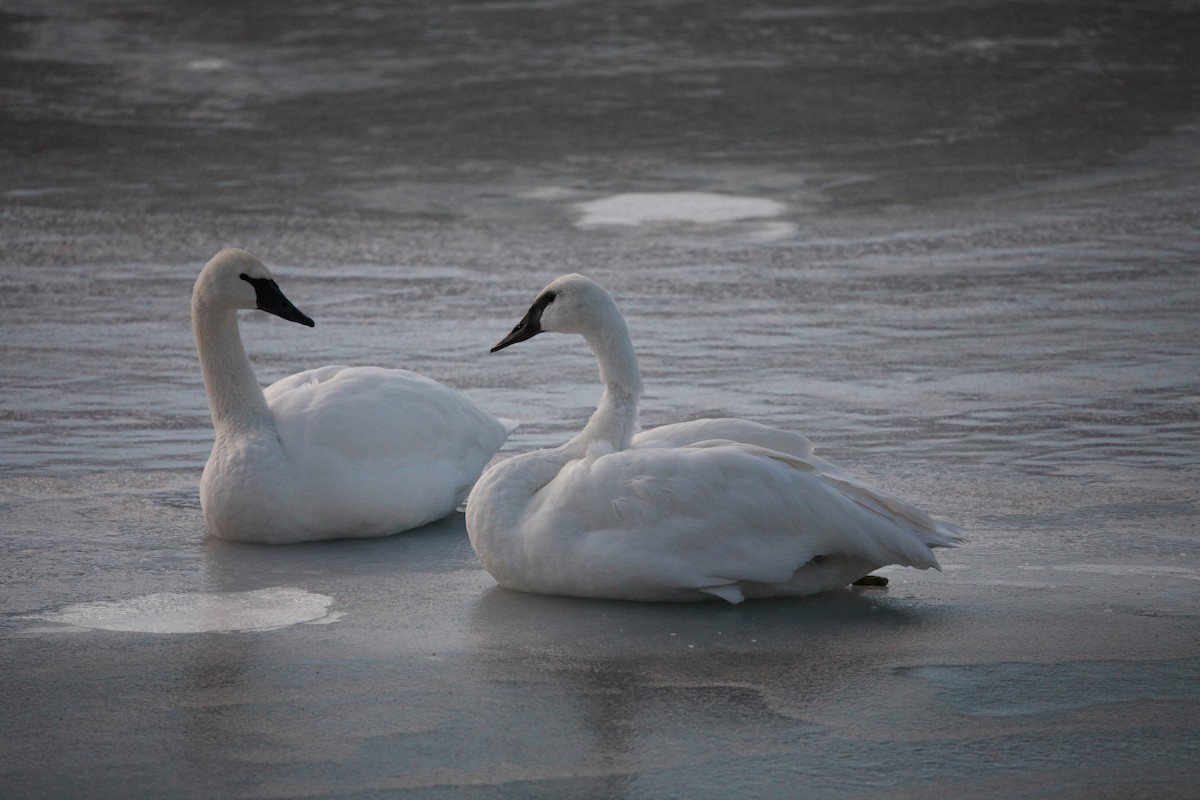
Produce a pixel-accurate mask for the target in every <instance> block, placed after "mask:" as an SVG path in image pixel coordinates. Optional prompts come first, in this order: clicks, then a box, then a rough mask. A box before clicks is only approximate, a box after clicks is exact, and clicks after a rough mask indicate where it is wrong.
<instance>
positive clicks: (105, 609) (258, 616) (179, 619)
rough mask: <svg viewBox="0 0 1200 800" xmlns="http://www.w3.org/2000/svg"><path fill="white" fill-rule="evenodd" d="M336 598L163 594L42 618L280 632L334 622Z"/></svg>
mask: <svg viewBox="0 0 1200 800" xmlns="http://www.w3.org/2000/svg"><path fill="white" fill-rule="evenodd" d="M333 602H334V601H333V598H332V597H329V596H328V595H323V594H317V593H315V592H309V591H306V590H304V589H297V588H294V587H290V586H277V587H273V588H270V589H258V590H256V591H250V592H220V593H213V594H210V593H175V592H162V593H157V594H149V595H143V596H142V597H134V598H130V599H127V600H112V601H98V602H92V603H77V604H75V605H71V606H67V607H66V608H64V609H62V610H61V611H58V612H55V613H51V614H44V615H37V616H38V618H40V619H45V620H47V621H50V622H59V623H62V624H64V625H74V626H76V627H79V628H95V629H98V630H106V631H126V632H130V633H209V632H232V631H252V630H274V629H276V628H284V627H287V626H289V625H297V624H299V623H301V622H314V623H315V622H334V621H336V620H337V618H338V617H339V616H340V615H339V614H336V613H330V611H329V607H330V606H331V605H333Z"/></svg>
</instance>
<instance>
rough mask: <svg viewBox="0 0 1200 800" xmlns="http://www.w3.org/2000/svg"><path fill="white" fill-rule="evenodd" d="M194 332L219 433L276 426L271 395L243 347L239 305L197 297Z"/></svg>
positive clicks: (193, 309)
mask: <svg viewBox="0 0 1200 800" xmlns="http://www.w3.org/2000/svg"><path fill="white" fill-rule="evenodd" d="M192 334H193V336H194V337H195V339H196V352H197V353H198V354H199V355H200V370H201V372H202V373H203V375H204V390H205V391H206V392H207V393H208V407H209V409H211V411H212V418H213V427H214V428H216V431H217V435H218V436H220V435H222V434H225V433H233V432H242V431H247V430H250V429H254V428H269V429H274V426H275V421H274V417H272V416H271V411H270V409H269V408H268V407H267V399H266V398H265V397H264V396H263V391H262V387H260V386H259V385H258V379H257V378H255V376H254V369H253V367H251V366H250V359H249V358H247V357H246V349H245V348H244V347H242V337H241V335H240V334H239V333H238V320H237V309H235V308H228V307H217V306H214V305H213V304H210V303H207V302H205V300H204V298H202V297H193V299H192Z"/></svg>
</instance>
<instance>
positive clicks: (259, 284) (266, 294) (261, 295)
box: [240, 275, 316, 328]
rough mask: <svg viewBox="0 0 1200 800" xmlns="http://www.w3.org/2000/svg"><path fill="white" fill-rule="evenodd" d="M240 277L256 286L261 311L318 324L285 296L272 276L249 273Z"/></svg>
mask: <svg viewBox="0 0 1200 800" xmlns="http://www.w3.org/2000/svg"><path fill="white" fill-rule="evenodd" d="M240 277H241V279H242V280H244V281H245V282H246V283H248V284H250V285H251V286H253V287H254V299H255V302H256V303H257V304H258V308H259V310H260V311H266V312H267V313H268V314H274V315H275V316H277V317H282V318H283V319H286V320H287V321H288V322H299V323H300V324H301V325H307V326H308V327H310V328H311V327H313V326H315V325H316V323H315V322H313V321H312V319H310V318H309V316H308V315H307V314H305V313H304V312H303V311H301V310H300V309H298V308H296V307H295V306H294V305H292V301H291V300H288V299H287V297H285V296H284V294H283V292H282V291H280V289H279V284H277V283H275V281H273V280H271V279H270V278H251V277H250V276H249V275H242V276H240Z"/></svg>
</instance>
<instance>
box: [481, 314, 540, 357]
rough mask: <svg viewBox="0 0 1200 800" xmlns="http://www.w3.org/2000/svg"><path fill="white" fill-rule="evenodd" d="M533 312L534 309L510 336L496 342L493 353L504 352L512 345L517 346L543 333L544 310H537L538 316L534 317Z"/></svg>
mask: <svg viewBox="0 0 1200 800" xmlns="http://www.w3.org/2000/svg"><path fill="white" fill-rule="evenodd" d="M533 311H534V310H533V309H532V308H531V309H529V313H528V314H526V315H525V318H524V319H522V320H521V321H520V322H518V323H517V327H515V328H513V329H512V330H511V331H510V332H509V334H508V336H505V337H504V338H503V339H501V340H500V341H498V342H496V344H495V346H494V347H492V349H491V352H493V353H494V352H496V351H497V350H503V349H504V348H506V347H508V346H509V345H510V344H516V343H517V342H523V341H525V340H526V339H532V338H533V337H535V336H537V335H538V334H539V333H541V332H542V310H541V309H540V308H539V309H537V314H536V316H535V315H534V313H533Z"/></svg>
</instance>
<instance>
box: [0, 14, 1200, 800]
mask: <svg viewBox="0 0 1200 800" xmlns="http://www.w3.org/2000/svg"><path fill="white" fill-rule="evenodd" d="M1198 42H1200V5H1197V4H1196V3H1193V2H1149V3H1116V2H1114V3H1104V2H1091V3H1084V2H1078V3H1072V2H1046V3H1018V2H1001V1H998V2H984V3H975V2H965V1H963V0H957V1H954V0H952V1H950V2H914V3H904V4H881V3H853V2H852V3H839V4H827V5H823V4H819V3H766V2H763V3H747V4H736V3H716V2H711V3H705V2H649V3H628V4H627V3H616V2H512V3H501V2H497V3H461V4H443V3H399V4H393V3H369V2H339V3H279V2H261V3H253V4H233V3H210V4H196V3H185V2H154V3H151V2H90V0H85V1H84V2H67V0H61V2H56V1H55V0H46V1H40V0H39V2H21V1H20V0H18V2H15V3H13V2H10V3H6V4H5V7H4V8H3V9H0V165H2V167H0V178H2V185H0V612H2V613H0V698H2V699H0V783H2V784H3V786H4V790H3V794H4V796H5V797H166V796H169V797H248V798H256V797H385V796H387V797H391V796H405V797H716V796H737V797H833V796H838V797H845V796H851V797H855V796H865V795H867V794H877V793H878V794H883V795H886V796H888V797H900V798H904V797H912V798H929V797H995V798H1013V797H1080V798H1083V797H1088V798H1093V797H1137V796H1155V797H1186V796H1191V792H1192V791H1194V785H1195V781H1196V780H1197V779H1198V778H1200V766H1198V764H1200V726H1198V725H1197V722H1196V719H1197V712H1198V711H1200V702H1198V698H1200V692H1198V690H1197V686H1198V683H1197V678H1198V677H1200V648H1198V642H1197V638H1198V632H1200V627H1198V626H1197V619H1198V616H1200V569H1198V567H1200V547H1198V546H1197V545H1198V541H1197V537H1198V535H1200V524H1198V521H1200V514H1198V512H1197V505H1196V503H1197V486H1198V480H1197V479H1198V476H1200V469H1198V462H1200V448H1198V447H1197V434H1198V433H1200V414H1198V412H1197V408H1198V404H1200V345H1198V344H1197V339H1198V337H1197V329H1198V327H1200V307H1198V300H1200V281H1198V280H1197V275H1196V273H1197V259H1198V255H1200V213H1198V211H1197V209H1198V207H1200V206H1198V201H1200V181H1198V180H1197V178H1198V175H1200V171H1198V166H1200V83H1198V82H1197V81H1196V79H1195V75H1196V74H1197V67H1200V63H1198V62H1200V46H1197V43H1198ZM628 192H706V193H716V194H722V195H730V196H739V197H755V198H763V199H769V200H774V201H776V202H778V203H781V204H783V205H784V206H785V208H786V210H785V211H784V212H783V213H782V214H781V215H779V216H778V217H774V218H770V219H752V220H743V221H732V222H727V223H723V224H707V225H701V224H647V225H636V226H635V225H629V226H600V227H581V226H580V224H579V223H580V220H581V207H580V204H582V203H586V202H589V201H592V200H597V199H602V198H605V197H610V196H613V195H619V194H622V193H628ZM229 245H233V246H241V247H245V248H247V249H250V250H251V251H253V252H255V253H256V254H258V255H259V256H260V257H262V258H263V259H264V261H266V262H267V264H268V265H269V266H270V267H271V268H272V269H273V270H274V271H275V273H276V277H277V278H278V280H279V282H280V284H281V285H282V286H283V288H284V290H285V291H286V292H287V293H288V295H289V297H290V298H291V299H292V300H293V301H294V302H295V303H296V304H297V305H298V306H300V307H301V308H302V309H303V310H305V311H306V312H307V313H309V314H310V315H311V316H312V317H313V318H314V319H315V320H316V321H317V327H316V328H315V329H313V330H307V329H303V328H301V327H300V326H295V325H289V324H287V323H284V322H282V321H281V320H278V319H276V318H271V317H267V316H266V315H261V314H245V315H243V318H242V328H243V337H244V339H245V341H246V344H247V348H248V350H249V352H250V355H251V359H252V361H253V362H254V364H255V367H256V369H257V371H258V374H259V377H260V378H261V379H262V381H263V383H264V384H265V383H269V382H270V381H272V380H275V379H278V378H280V377H283V376H284V375H287V374H290V373H292V372H295V371H298V370H301V369H304V368H307V367H311V366H317V365H321V364H325V363H361V364H368V363H369V364H381V365H385V366H404V367H408V368H411V369H416V370H418V371H421V372H423V373H425V374H428V375H430V376H432V377H435V378H437V379H439V380H442V381H443V382H445V383H448V384H449V385H451V386H454V387H455V388H458V389H460V390H462V391H463V392H465V393H466V394H468V395H469V396H470V397H472V398H473V399H475V400H476V401H478V402H479V403H480V404H481V405H483V406H484V407H486V408H488V409H489V410H491V411H492V412H493V413H495V414H497V415H500V416H503V417H508V418H512V419H516V420H519V421H520V422H521V427H520V428H519V429H518V430H517V432H516V433H515V434H514V435H513V437H512V438H511V439H510V440H509V442H508V443H507V445H506V447H505V449H504V451H503V454H502V455H508V454H512V453H518V452H523V451H526V450H529V449H532V448H535V447H541V446H547V445H552V444H556V443H559V442H561V441H562V440H564V439H565V438H567V437H568V436H570V435H571V434H572V433H573V432H574V431H575V430H577V429H578V428H579V427H580V426H581V425H582V423H583V421H584V419H585V418H586V416H587V414H588V413H589V412H590V410H591V408H592V407H593V405H594V403H595V401H596V399H597V398H598V394H599V388H598V387H597V386H596V375H595V367H594V362H593V361H592V360H591V357H590V355H589V353H588V352H587V350H586V347H585V346H584V344H583V342H582V341H580V340H571V339H567V338H565V337H540V338H539V339H537V340H534V341H532V342H529V343H527V344H525V345H522V346H520V347H519V348H513V349H511V350H509V351H505V352H504V353H502V354H497V355H490V356H489V355H488V354H487V348H488V347H489V346H490V345H491V344H492V343H494V342H495V341H496V340H498V339H499V338H500V336H502V335H503V334H504V333H505V332H507V330H508V329H509V328H510V327H511V326H512V325H513V324H514V323H515V322H516V320H517V319H518V318H519V317H520V316H521V315H522V314H523V312H524V310H525V308H526V307H527V305H528V303H529V301H530V300H531V299H532V297H533V295H534V294H535V293H536V291H537V290H538V289H539V288H541V286H543V285H544V284H545V283H547V282H549V280H551V279H552V278H553V277H555V276H557V275H558V274H561V273H564V272H569V271H579V272H584V273H586V274H588V275H590V276H592V277H593V278H596V279H597V280H599V281H600V282H601V283H602V284H604V285H605V286H606V287H607V288H609V290H610V291H611V292H612V294H613V295H614V297H615V298H616V299H617V301H618V303H619V304H620V306H621V308H622V310H623V311H624V312H625V314H626V317H627V318H628V321H629V324H630V328H631V331H632V334H633V336H634V339H635V343H636V345H637V348H638V352H639V356H640V358H641V364H642V371H643V376H644V378H645V382H646V386H647V394H646V397H645V400H644V403H643V414H642V417H643V422H644V424H646V425H657V424H662V423H666V422H672V421H676V420H680V419H690V418H696V417H702V416H716V415H732V416H741V417H747V418H750V419H755V420H758V421H761V422H766V423H769V424H773V425H777V426H779V427H784V428H788V429H794V430H799V431H801V432H803V433H805V434H806V435H808V436H809V437H810V438H811V439H812V440H813V441H814V443H815V444H816V445H817V447H818V449H819V452H820V453H821V454H822V455H823V456H825V457H826V458H829V459H830V460H833V461H834V462H836V463H839V464H840V465H842V466H844V467H846V468H848V469H850V470H851V471H852V472H854V473H855V474H857V475H859V476H862V477H864V478H867V479H870V480H871V481H873V482H874V483H876V484H878V485H880V486H882V487H884V488H886V489H889V490H892V491H895V492H896V493H898V494H901V495H903V496H905V497H907V498H909V499H912V500H914V501H916V502H918V503H919V504H920V505H922V506H923V507H926V508H928V509H930V510H932V511H934V512H935V513H938V514H939V515H942V516H945V517H949V518H952V519H955V520H957V521H959V522H961V523H962V524H963V525H964V526H965V527H966V529H967V533H968V536H969V541H968V542H967V544H966V545H965V546H964V547H962V548H960V549H957V550H954V551H948V552H944V554H942V555H941V560H942V563H943V565H944V568H945V569H944V571H943V572H942V573H933V574H928V573H917V572H914V571H912V570H899V569H896V570H884V571H883V574H886V575H888V576H889V577H890V578H891V579H892V584H891V586H890V587H889V588H888V589H887V590H886V591H849V590H848V591H845V592H839V593H833V594H830V595H826V596H822V597H817V598H809V599H802V600H789V601H762V602H748V603H745V604H743V605H741V606H737V607H730V606H725V605H722V604H717V603H714V604H703V605H698V606H647V605H638V604H625V603H600V602H584V601H578V600H571V599H564V598H545V597H534V596H525V595H519V594H515V593H511V592H506V591H504V590H501V589H498V588H495V585H494V583H493V582H492V581H491V579H490V578H489V577H488V576H487V574H486V573H485V572H483V571H482V569H481V568H480V566H479V564H478V562H477V560H476V559H475V557H474V555H473V553H472V552H471V550H470V547H469V544H468V542H467V540H466V535H465V530H464V527H463V523H462V519H461V515H456V516H454V517H451V518H449V519H448V520H446V521H443V522H441V523H438V524H435V525H433V526H429V527H428V528H426V529H423V530H420V531H416V532H412V533H408V534H402V535H399V536H396V537H392V538H388V539H384V540H376V541H369V542H334V543H322V544H313V545H302V546H295V547H276V548H270V547H251V546H243V545H231V544H226V543H220V542H215V541H211V540H209V539H207V538H206V534H205V530H204V524H203V519H202V517H201V514H200V509H199V505H198V501H197V496H196V492H197V482H198V480H199V475H200V470H201V468H202V466H203V463H204V460H205V458H206V457H207V452H208V448H209V446H210V445H211V436H212V433H211V427H210V422H209V418H208V411H207V406H206V404H205V398H204V393H203V387H202V384H201V381H200V375H199V370H198V368H197V364H196V360H195V353H194V349H193V345H192V342H191V333H190V323H189V319H188V296H189V292H190V288H191V284H192V281H193V280H194V278H195V275H196V273H197V271H198V270H199V268H200V267H201V266H202V265H203V263H204V262H205V261H206V260H207V259H208V258H209V257H211V255H212V254H213V253H214V252H216V250H217V249H219V248H220V247H222V246H229ZM271 587H296V588H300V589H304V590H306V591H308V592H313V593H318V594H320V595H323V596H327V597H331V598H333V604H332V606H331V610H332V611H333V612H335V614H334V616H333V617H331V618H330V619H329V620H326V621H328V622H330V623H331V624H325V625H293V626H290V627H284V628H281V629H277V630H258V631H250V630H242V631H234V632H219V631H212V632H207V633H191V634H184V633H139V632H119V631H111V630H100V629H96V628H89V627H87V626H82V627H81V626H71V625H66V624H63V622H62V617H56V616H55V615H56V614H59V613H60V612H61V610H62V609H64V608H68V607H72V606H74V605H75V604H80V603H89V602H95V601H110V602H123V601H128V600H130V599H133V598H139V597H144V596H146V595H155V594H159V593H179V594H182V595H188V596H199V595H202V594H209V593H224V592H238V591H252V590H260V589H266V588H271ZM214 627H216V628H220V624H219V623H215V624H214Z"/></svg>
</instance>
